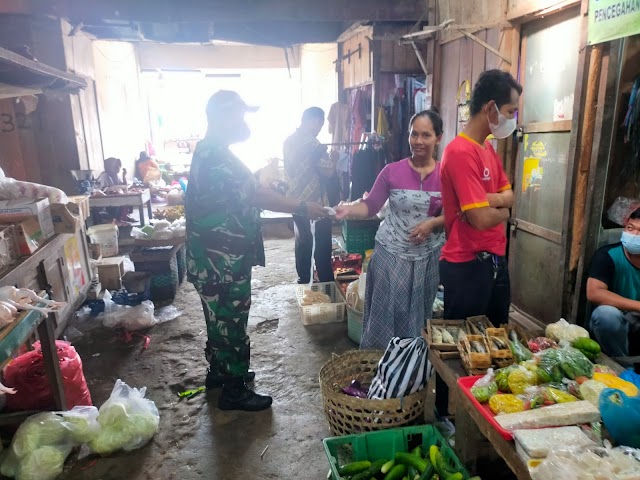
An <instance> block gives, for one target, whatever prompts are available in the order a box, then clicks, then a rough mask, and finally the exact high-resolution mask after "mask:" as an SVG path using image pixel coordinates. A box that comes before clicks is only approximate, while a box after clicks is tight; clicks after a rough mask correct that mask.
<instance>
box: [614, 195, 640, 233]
mask: <svg viewBox="0 0 640 480" xmlns="http://www.w3.org/2000/svg"><path fill="white" fill-rule="evenodd" d="M638 208H640V200H639V199H637V198H626V197H618V198H616V199H615V201H614V202H613V205H611V207H609V210H607V217H608V218H609V220H611V221H612V222H614V223H617V224H618V225H621V226H623V227H624V224H625V223H626V222H627V219H628V218H629V215H631V214H632V213H633V212H634V211H635V210H636V209H638Z"/></svg>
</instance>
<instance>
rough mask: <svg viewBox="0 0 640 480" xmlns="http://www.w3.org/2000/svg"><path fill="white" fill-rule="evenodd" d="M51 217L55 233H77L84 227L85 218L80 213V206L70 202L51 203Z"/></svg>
mask: <svg viewBox="0 0 640 480" xmlns="http://www.w3.org/2000/svg"><path fill="white" fill-rule="evenodd" d="M51 217H52V219H53V229H54V231H55V233H76V232H77V231H79V230H80V229H81V228H82V224H83V223H84V220H83V219H82V217H81V215H80V206H79V205H77V204H75V203H72V202H69V203H68V204H66V205H64V204H62V203H54V204H52V205H51Z"/></svg>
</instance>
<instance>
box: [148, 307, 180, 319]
mask: <svg viewBox="0 0 640 480" xmlns="http://www.w3.org/2000/svg"><path fill="white" fill-rule="evenodd" d="M180 315H182V310H178V308H177V307H176V306H175V305H167V306H166V307H162V308H159V309H158V310H156V313H155V317H156V323H164V322H169V321H171V320H173V319H175V318H178V317H179V316H180Z"/></svg>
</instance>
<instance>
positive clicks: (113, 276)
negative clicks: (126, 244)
mask: <svg viewBox="0 0 640 480" xmlns="http://www.w3.org/2000/svg"><path fill="white" fill-rule="evenodd" d="M97 266H98V278H99V279H100V283H101V284H102V288H104V289H106V290H113V291H115V290H120V289H121V288H122V276H123V275H124V257H121V256H120V257H109V258H105V259H103V260H101V261H99V262H98V263H97Z"/></svg>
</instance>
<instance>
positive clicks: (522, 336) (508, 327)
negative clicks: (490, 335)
mask: <svg viewBox="0 0 640 480" xmlns="http://www.w3.org/2000/svg"><path fill="white" fill-rule="evenodd" d="M500 328H504V330H505V332H506V333H507V337H508V338H509V340H511V338H510V337H509V334H510V333H511V332H512V331H515V332H516V335H518V339H519V340H520V343H521V344H522V345H524V347H525V348H526V349H529V345H528V344H527V342H528V341H529V340H531V338H533V336H532V335H531V334H530V333H529V332H527V331H526V330H524V329H523V328H521V327H520V326H519V325H515V324H505V323H503V324H502V325H500Z"/></svg>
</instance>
